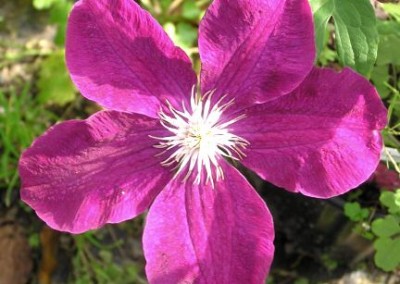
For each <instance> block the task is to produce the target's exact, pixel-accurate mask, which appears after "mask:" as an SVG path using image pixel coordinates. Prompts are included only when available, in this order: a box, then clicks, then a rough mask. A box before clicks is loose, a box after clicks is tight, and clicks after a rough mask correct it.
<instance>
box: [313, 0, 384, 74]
mask: <svg viewBox="0 0 400 284" xmlns="http://www.w3.org/2000/svg"><path fill="white" fill-rule="evenodd" d="M310 3H311V6H312V8H313V12H314V25H315V31H316V44H317V50H318V54H319V53H320V52H321V51H322V48H323V45H324V42H325V30H326V28H327V25H328V21H329V19H330V18H331V17H333V19H334V22H335V35H336V38H335V42H336V46H337V51H338V56H339V61H340V62H341V63H342V64H343V65H346V66H350V67H352V68H354V69H355V70H357V71H358V72H359V73H361V74H363V75H369V74H370V73H371V71H372V67H373V65H374V63H375V60H376V56H377V51H378V41H379V37H378V32H377V28H376V18H375V14H374V10H373V8H372V6H371V4H370V2H369V0H310Z"/></svg>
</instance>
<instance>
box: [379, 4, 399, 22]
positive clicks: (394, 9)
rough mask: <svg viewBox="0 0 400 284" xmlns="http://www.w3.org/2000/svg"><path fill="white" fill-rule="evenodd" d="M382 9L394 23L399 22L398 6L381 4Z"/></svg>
mask: <svg viewBox="0 0 400 284" xmlns="http://www.w3.org/2000/svg"><path fill="white" fill-rule="evenodd" d="M382 6H383V9H384V10H385V11H386V12H387V13H389V14H390V15H391V16H392V17H393V18H395V19H396V21H399V22H400V5H399V4H394V3H387V4H382Z"/></svg>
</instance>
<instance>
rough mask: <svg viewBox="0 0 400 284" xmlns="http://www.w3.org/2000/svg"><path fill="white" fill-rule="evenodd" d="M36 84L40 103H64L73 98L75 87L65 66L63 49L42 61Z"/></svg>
mask: <svg viewBox="0 0 400 284" xmlns="http://www.w3.org/2000/svg"><path fill="white" fill-rule="evenodd" d="M37 86H38V88H39V95H38V99H39V101H40V102H41V103H51V104H57V105H64V104H66V103H68V102H70V101H72V100H73V99H74V98H75V87H74V85H73V84H72V82H71V79H70V78H69V75H68V72H67V70H66V67H65V63H64V51H63V50H61V51H59V52H55V53H53V54H51V55H50V56H49V57H47V58H46V59H45V60H44V61H43V62H42V66H41V69H40V73H39V80H38V83H37Z"/></svg>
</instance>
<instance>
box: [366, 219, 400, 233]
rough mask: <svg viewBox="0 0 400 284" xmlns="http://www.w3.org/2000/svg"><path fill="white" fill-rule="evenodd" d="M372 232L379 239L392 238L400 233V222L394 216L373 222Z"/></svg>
mask: <svg viewBox="0 0 400 284" xmlns="http://www.w3.org/2000/svg"><path fill="white" fill-rule="evenodd" d="M372 232H374V234H375V235H377V236H378V237H391V236H393V235H395V234H397V233H400V225H399V221H398V220H397V219H396V218H395V217H394V216H392V215H388V216H386V217H385V218H380V219H376V220H375V221H374V222H372Z"/></svg>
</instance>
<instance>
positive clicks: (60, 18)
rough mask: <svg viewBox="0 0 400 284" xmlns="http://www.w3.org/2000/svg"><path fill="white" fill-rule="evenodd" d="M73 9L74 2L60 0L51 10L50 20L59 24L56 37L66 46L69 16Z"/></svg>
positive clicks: (56, 40) (58, 43) (60, 43)
mask: <svg viewBox="0 0 400 284" xmlns="http://www.w3.org/2000/svg"><path fill="white" fill-rule="evenodd" d="M71 9H72V3H71V2H69V1H67V0H58V1H57V2H55V3H54V5H53V7H52V8H51V10H50V19H49V20H50V22H51V23H52V24H55V25H57V34H56V37H55V39H54V41H55V43H56V44H57V45H59V46H64V43H65V33H66V30H67V18H68V14H69V11H70V10H71Z"/></svg>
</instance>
